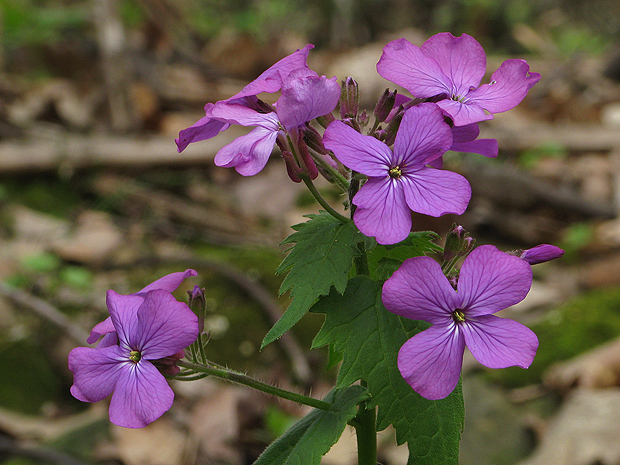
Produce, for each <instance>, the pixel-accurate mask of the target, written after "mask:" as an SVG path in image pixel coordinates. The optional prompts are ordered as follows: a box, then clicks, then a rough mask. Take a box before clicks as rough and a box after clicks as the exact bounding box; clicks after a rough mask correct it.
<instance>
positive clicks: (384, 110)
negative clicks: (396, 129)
mask: <svg viewBox="0 0 620 465" xmlns="http://www.w3.org/2000/svg"><path fill="white" fill-rule="evenodd" d="M396 92H397V91H396V90H395V91H394V92H390V89H385V92H383V95H382V96H381V98H380V99H379V101H378V102H377V105H375V111H374V115H375V118H376V120H377V121H379V122H380V123H382V122H383V121H385V120H386V119H387V117H388V115H389V114H390V112H391V111H392V108H394V103H395V102H396Z"/></svg>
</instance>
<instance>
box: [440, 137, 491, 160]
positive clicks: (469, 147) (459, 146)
mask: <svg viewBox="0 0 620 465" xmlns="http://www.w3.org/2000/svg"><path fill="white" fill-rule="evenodd" d="M450 150H452V151H453V152H463V153H478V154H480V155H484V156H485V157H489V158H496V157H497V154H498V153H499V145H498V144H497V140H496V139H478V140H472V141H469V142H460V143H453V144H452V147H450Z"/></svg>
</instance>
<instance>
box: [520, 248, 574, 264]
mask: <svg viewBox="0 0 620 465" xmlns="http://www.w3.org/2000/svg"><path fill="white" fill-rule="evenodd" d="M562 255H564V250H562V249H560V248H559V247H556V246H555V245H550V244H540V245H537V246H536V247H532V248H531V249H527V250H523V251H522V252H521V254H520V255H519V258H522V259H523V260H525V261H526V262H528V263H529V264H530V265H536V264H538V263H544V262H548V261H549V260H554V259H556V258H560V257H561V256H562Z"/></svg>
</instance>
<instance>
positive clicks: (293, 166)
mask: <svg viewBox="0 0 620 465" xmlns="http://www.w3.org/2000/svg"><path fill="white" fill-rule="evenodd" d="M282 158H284V164H285V165H286V172H287V173H288V177H289V178H291V181H293V182H296V183H300V182H301V177H300V175H301V174H302V173H303V172H304V170H303V169H301V167H300V166H299V165H298V164H297V163H296V162H295V159H294V158H293V154H292V153H291V152H289V151H288V150H283V151H282Z"/></svg>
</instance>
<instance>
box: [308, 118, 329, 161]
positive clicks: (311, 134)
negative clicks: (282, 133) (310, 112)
mask: <svg viewBox="0 0 620 465" xmlns="http://www.w3.org/2000/svg"><path fill="white" fill-rule="evenodd" d="M303 134H304V142H305V143H306V144H307V145H308V147H310V148H311V149H312V150H314V151H315V152H316V153H320V154H321V155H327V154H328V153H329V150H327V149H326V148H325V146H324V145H323V137H321V134H319V131H317V130H316V129H314V128H313V127H312V126H310V125H306V128H305V129H304V132H303Z"/></svg>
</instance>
